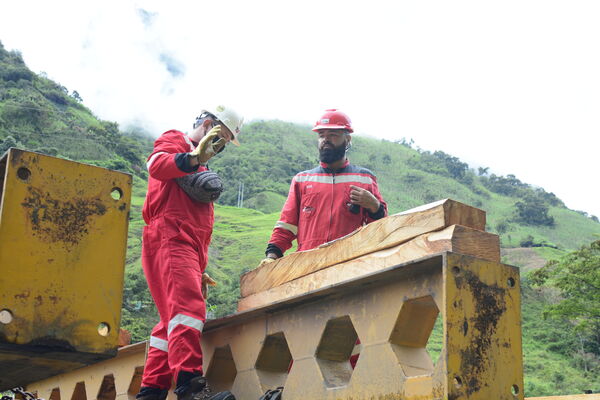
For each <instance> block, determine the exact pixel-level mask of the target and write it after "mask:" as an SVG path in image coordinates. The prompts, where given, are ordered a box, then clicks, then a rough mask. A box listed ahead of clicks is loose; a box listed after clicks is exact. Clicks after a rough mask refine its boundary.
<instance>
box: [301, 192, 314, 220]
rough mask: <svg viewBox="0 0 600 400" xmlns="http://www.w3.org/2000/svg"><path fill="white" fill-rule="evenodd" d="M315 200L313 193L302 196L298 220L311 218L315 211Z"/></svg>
mask: <svg viewBox="0 0 600 400" xmlns="http://www.w3.org/2000/svg"><path fill="white" fill-rule="evenodd" d="M316 200H317V199H316V195H315V193H309V194H306V195H304V196H302V201H301V202H300V220H303V219H309V218H312V217H313V216H314V215H315V214H316V213H317V208H316V203H317V201H316Z"/></svg>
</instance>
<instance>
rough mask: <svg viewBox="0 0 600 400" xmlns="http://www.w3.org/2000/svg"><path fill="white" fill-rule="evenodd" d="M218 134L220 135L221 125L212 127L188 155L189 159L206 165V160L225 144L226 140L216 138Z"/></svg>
mask: <svg viewBox="0 0 600 400" xmlns="http://www.w3.org/2000/svg"><path fill="white" fill-rule="evenodd" d="M219 133H221V125H217V126H214V127H213V128H212V129H211V130H210V131H208V133H207V134H206V135H204V137H203V138H202V140H200V143H198V146H196V148H195V149H194V150H193V151H192V152H191V153H189V154H190V157H194V158H196V159H197V160H198V163H200V164H202V165H206V163H207V162H208V160H210V159H211V158H213V157H214V156H215V155H216V154H217V153H218V152H220V151H221V150H222V149H223V147H225V144H226V143H227V140H225V139H223V138H219V137H218V136H219Z"/></svg>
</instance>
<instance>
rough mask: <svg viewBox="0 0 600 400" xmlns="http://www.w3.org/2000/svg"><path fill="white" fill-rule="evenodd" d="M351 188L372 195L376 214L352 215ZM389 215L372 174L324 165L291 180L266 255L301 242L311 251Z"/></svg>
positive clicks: (300, 247)
mask: <svg viewBox="0 0 600 400" xmlns="http://www.w3.org/2000/svg"><path fill="white" fill-rule="evenodd" d="M350 185H354V186H358V187H360V188H363V189H366V190H368V191H369V192H371V193H372V194H373V195H374V196H375V197H376V198H377V200H379V202H380V203H381V205H380V206H379V210H377V212H375V213H374V214H373V213H371V212H369V211H368V210H366V209H364V208H362V207H361V208H360V212H359V213H357V214H355V213H352V212H351V211H350V206H351V203H350V191H351V187H350ZM386 215H387V205H386V203H385V201H383V198H382V197H381V194H380V193H379V189H378V187H377V179H376V178H375V175H373V173H372V172H371V171H369V170H368V169H366V168H361V167H358V166H355V165H352V164H350V163H349V161H348V160H346V162H345V164H344V167H343V168H342V169H341V170H338V171H336V172H335V173H334V172H333V171H332V170H330V169H329V168H327V164H325V163H321V166H320V167H317V168H314V169H312V170H310V171H304V172H300V173H299V174H297V175H296V176H295V177H294V179H292V184H291V186H290V192H289V194H288V198H287V200H286V202H285V204H284V206H283V210H282V211H281V216H280V217H279V221H277V223H276V224H275V229H273V234H272V235H271V239H270V240H269V245H268V246H267V253H270V252H274V253H276V254H277V255H278V256H280V257H281V256H282V255H283V253H284V252H285V251H286V250H288V249H289V248H290V247H291V246H292V241H293V240H294V239H297V240H298V251H301V250H310V249H313V248H315V247H317V246H319V245H321V244H323V243H326V242H329V241H331V240H334V239H337V238H340V237H342V236H344V235H347V234H348V233H350V232H352V231H354V230H356V229H357V228H359V227H360V226H362V225H363V224H367V223H369V222H372V221H374V220H377V219H380V218H383V217H385V216H386ZM359 345H360V340H357V341H356V346H355V349H354V350H353V352H352V356H351V357H350V365H351V366H352V368H354V367H355V366H356V362H357V361H358V357H359V351H360V350H359V349H360V347H359Z"/></svg>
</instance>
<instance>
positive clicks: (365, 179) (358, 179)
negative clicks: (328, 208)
mask: <svg viewBox="0 0 600 400" xmlns="http://www.w3.org/2000/svg"><path fill="white" fill-rule="evenodd" d="M294 179H295V180H296V182H317V183H329V184H333V175H297V176H296V177H294ZM335 183H365V184H368V185H370V184H372V183H373V179H372V178H371V177H370V176H365V175H355V174H348V175H336V176H335Z"/></svg>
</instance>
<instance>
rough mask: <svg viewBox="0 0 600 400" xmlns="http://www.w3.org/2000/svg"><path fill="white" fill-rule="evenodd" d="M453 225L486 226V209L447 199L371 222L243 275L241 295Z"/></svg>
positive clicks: (476, 227)
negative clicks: (347, 233) (313, 247)
mask: <svg viewBox="0 0 600 400" xmlns="http://www.w3.org/2000/svg"><path fill="white" fill-rule="evenodd" d="M451 225H462V226H465V227H468V228H472V229H475V230H479V231H484V230H485V211H483V210H480V209H478V208H475V207H471V206H468V205H466V204H463V203H460V202H457V201H454V200H451V199H444V200H440V201H438V202H435V203H431V204H426V205H424V206H421V207H417V208H414V209H411V210H408V211H404V212H402V213H399V214H395V215H391V216H388V217H386V218H383V219H381V220H379V221H375V222H372V223H370V224H368V225H365V226H363V227H362V228H360V229H358V230H356V231H355V232H353V233H351V234H350V235H347V236H345V237H343V238H340V239H338V240H335V241H333V242H329V243H326V244H324V245H321V246H320V247H318V248H316V249H313V250H308V251H302V252H296V253H292V254H289V255H287V256H285V257H282V258H280V259H278V260H276V261H274V262H272V263H269V264H267V265H264V266H262V267H260V268H256V269H254V270H252V271H249V272H247V273H245V274H244V275H242V277H241V279H240V294H241V297H248V296H250V295H252V294H255V293H258V292H262V291H264V290H268V289H270V288H273V287H275V286H279V285H281V284H283V283H286V282H289V281H292V280H294V279H298V278H300V277H302V276H305V275H308V274H311V273H314V272H316V271H319V270H322V269H323V268H327V267H329V266H331V265H335V264H339V263H342V262H345V261H348V260H352V259H355V258H357V257H360V256H363V255H365V254H368V253H373V252H376V251H380V250H384V249H388V248H390V247H394V246H397V245H399V244H402V243H404V242H407V241H409V240H410V239H413V238H415V237H417V236H419V235H422V234H424V233H429V232H434V231H439V230H441V229H444V228H446V227H448V226H451Z"/></svg>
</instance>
